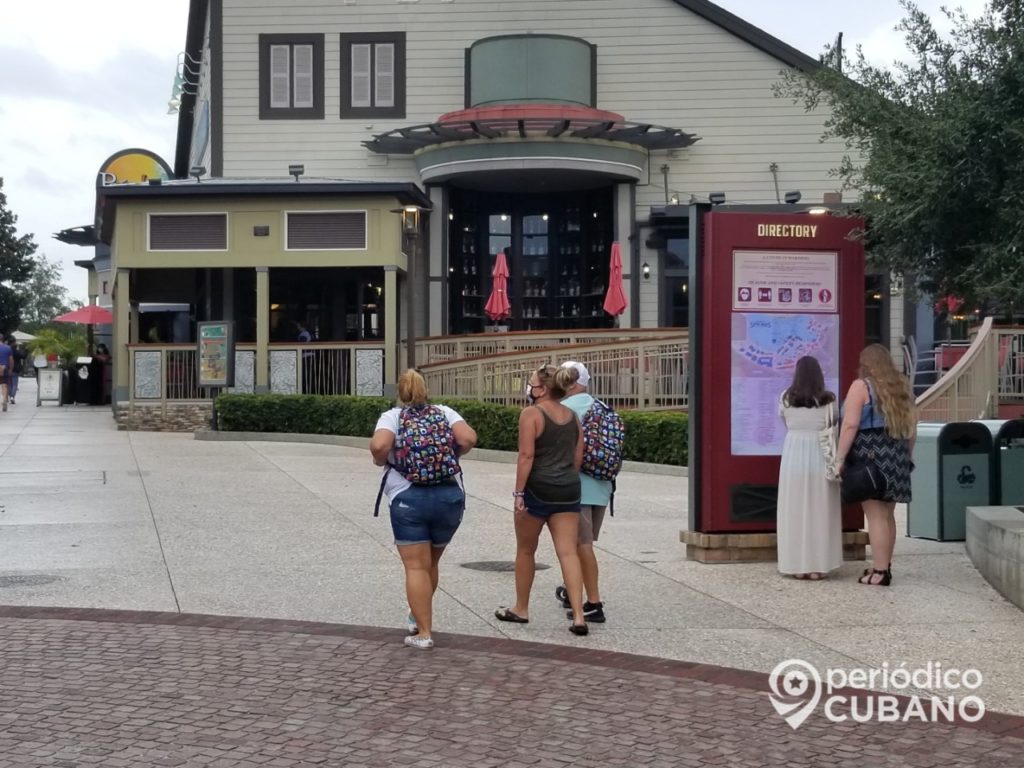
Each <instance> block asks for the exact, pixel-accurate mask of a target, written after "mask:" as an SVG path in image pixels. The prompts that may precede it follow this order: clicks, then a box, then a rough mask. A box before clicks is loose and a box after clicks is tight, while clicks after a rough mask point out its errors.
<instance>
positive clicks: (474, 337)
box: [416, 328, 686, 365]
mask: <svg viewBox="0 0 1024 768" xmlns="http://www.w3.org/2000/svg"><path fill="white" fill-rule="evenodd" d="M680 333H683V334H685V333H686V331H685V329H680V328H589V329H587V328H585V329H581V330H578V331H570V330H561V331H511V332H505V333H474V334H467V335H465V336H434V337H429V338H421V339H417V340H416V360H417V361H418V362H419V364H420V365H429V364H431V363H442V362H449V361H455V360H465V359H467V358H472V357H487V356H489V355H500V354H504V353H507V352H529V351H531V350H537V349H546V348H548V347H563V346H572V345H580V344H604V343H606V342H610V341H619V340H624V339H656V338H663V337H666V336H668V337H674V336H679V334H680Z"/></svg>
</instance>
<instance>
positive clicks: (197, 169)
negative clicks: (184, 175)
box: [188, 165, 206, 184]
mask: <svg viewBox="0 0 1024 768" xmlns="http://www.w3.org/2000/svg"><path fill="white" fill-rule="evenodd" d="M188 175H189V176H195V179H196V184H198V183H199V177H200V176H205V175H206V166H205V165H193V166H192V167H191V168H189V169H188Z"/></svg>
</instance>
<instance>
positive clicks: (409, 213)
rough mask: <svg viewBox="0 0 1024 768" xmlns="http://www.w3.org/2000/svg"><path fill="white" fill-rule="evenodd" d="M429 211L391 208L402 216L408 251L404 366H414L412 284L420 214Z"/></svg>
mask: <svg viewBox="0 0 1024 768" xmlns="http://www.w3.org/2000/svg"><path fill="white" fill-rule="evenodd" d="M424 211H425V212H427V213H429V212H430V211H431V209H430V208H424V207H423V206H419V205H405V206H403V207H401V208H392V209H391V213H395V214H398V215H400V216H401V217H402V238H403V240H404V241H405V243H407V246H408V253H407V254H406V282H407V283H408V287H407V289H406V302H405V337H406V338H405V353H406V367H408V368H415V367H416V320H415V315H416V312H415V307H414V304H415V300H414V297H413V293H414V290H413V286H414V285H415V284H416V269H417V262H419V260H420V256H419V250H420V239H421V238H420V214H421V213H422V212H424Z"/></svg>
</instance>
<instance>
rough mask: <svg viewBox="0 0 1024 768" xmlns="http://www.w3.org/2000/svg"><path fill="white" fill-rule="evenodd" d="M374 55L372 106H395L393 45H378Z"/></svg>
mask: <svg viewBox="0 0 1024 768" xmlns="http://www.w3.org/2000/svg"><path fill="white" fill-rule="evenodd" d="M374 53H375V55H376V69H377V71H376V73H375V74H376V79H375V89H374V106H376V107H393V106H395V44H394V43H379V44H378V45H377V46H376V49H375V51H374Z"/></svg>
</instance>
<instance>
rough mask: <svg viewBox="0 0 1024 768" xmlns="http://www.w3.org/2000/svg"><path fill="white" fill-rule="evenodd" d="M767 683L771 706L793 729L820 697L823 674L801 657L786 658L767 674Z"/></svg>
mask: <svg viewBox="0 0 1024 768" xmlns="http://www.w3.org/2000/svg"><path fill="white" fill-rule="evenodd" d="M768 686H769V687H770V688H771V691H772V695H771V696H769V697H768V698H769V700H770V701H771V703H772V706H773V707H775V711H776V712H777V713H778V714H780V715H781V716H782V718H783V719H784V720H785V721H786V723H788V724H789V727H790V728H792V729H793V730H794V731H795V730H796V729H797V728H799V727H800V726H801V725H802V724H803V722H804V720H806V719H807V718H808V717H809V716H810V714H811V713H812V712H813V711H814V708H815V707H817V706H818V702H819V701H820V700H821V676H820V675H819V674H818V670H817V669H815V668H814V667H813V666H812V665H810V664H808V663H807V662H806V661H802V660H800V659H787V660H786V661H783V662H782V663H780V664H778V665H776V667H775V669H773V670H772V671H771V674H770V675H769V676H768ZM808 693H809V694H810V697H809V698H808Z"/></svg>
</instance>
